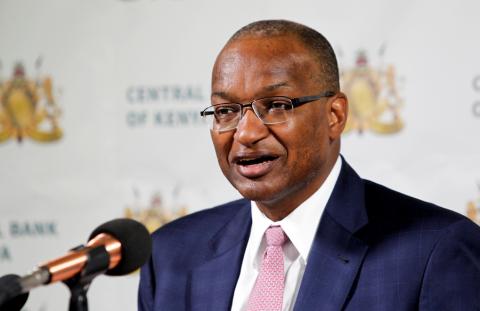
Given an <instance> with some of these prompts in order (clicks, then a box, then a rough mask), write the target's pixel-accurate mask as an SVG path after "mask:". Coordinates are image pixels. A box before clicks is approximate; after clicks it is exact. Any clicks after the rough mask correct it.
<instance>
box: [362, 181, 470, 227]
mask: <svg viewBox="0 0 480 311" xmlns="http://www.w3.org/2000/svg"><path fill="white" fill-rule="evenodd" d="M365 202H366V206H367V210H368V216H369V220H370V221H373V222H374V223H376V224H383V225H384V226H389V227H395V226H401V227H402V228H404V229H405V230H411V229H415V228H422V230H442V229H444V228H446V227H448V226H450V225H452V224H455V223H464V222H470V220H468V218H466V217H465V216H463V215H461V214H459V213H457V212H454V211H452V210H449V209H445V208H442V207H440V206H437V205H435V204H433V203H429V202H425V201H422V200H419V199H416V198H414V197H411V196H408V195H406V194H403V193H400V192H398V191H395V190H392V189H389V188H387V187H385V186H382V185H379V184H377V183H374V182H372V181H369V180H365Z"/></svg>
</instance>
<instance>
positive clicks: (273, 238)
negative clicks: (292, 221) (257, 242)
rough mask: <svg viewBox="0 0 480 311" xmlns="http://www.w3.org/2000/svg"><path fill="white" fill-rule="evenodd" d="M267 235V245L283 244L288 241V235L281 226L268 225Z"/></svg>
mask: <svg viewBox="0 0 480 311" xmlns="http://www.w3.org/2000/svg"><path fill="white" fill-rule="evenodd" d="M265 235H266V238H267V246H282V245H283V244H284V243H285V242H286V241H287V236H286V235H285V233H284V232H283V230H282V227H280V226H274V227H268V229H267V231H265Z"/></svg>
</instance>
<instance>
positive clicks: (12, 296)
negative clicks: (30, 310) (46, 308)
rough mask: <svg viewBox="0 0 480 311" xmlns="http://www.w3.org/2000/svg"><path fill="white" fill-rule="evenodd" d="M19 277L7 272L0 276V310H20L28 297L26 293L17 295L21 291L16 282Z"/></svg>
mask: <svg viewBox="0 0 480 311" xmlns="http://www.w3.org/2000/svg"><path fill="white" fill-rule="evenodd" d="M18 279H20V277H19V276H18V275H15V274H7V275H4V276H2V277H1V278H0V301H1V302H2V303H0V311H20V310H21V309H22V307H23V306H24V305H25V303H26V302H27V299H28V293H25V294H21V295H18V293H19V292H20V291H21V288H20V284H19V283H18Z"/></svg>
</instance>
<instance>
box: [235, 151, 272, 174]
mask: <svg viewBox="0 0 480 311" xmlns="http://www.w3.org/2000/svg"><path fill="white" fill-rule="evenodd" d="M278 158H279V157H278V156H272V155H259V156H256V155H251V156H243V157H239V158H237V159H236V160H235V162H234V163H235V164H236V169H237V172H238V173H239V174H240V175H242V176H244V177H247V178H259V177H262V176H264V175H266V174H268V173H269V172H270V171H271V170H273V169H274V167H275V166H276V165H275V163H276V160H277V159H278Z"/></svg>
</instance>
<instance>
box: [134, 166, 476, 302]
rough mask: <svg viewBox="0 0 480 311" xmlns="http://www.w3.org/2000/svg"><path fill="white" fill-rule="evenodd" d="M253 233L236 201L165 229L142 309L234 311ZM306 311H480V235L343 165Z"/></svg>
mask: <svg viewBox="0 0 480 311" xmlns="http://www.w3.org/2000/svg"><path fill="white" fill-rule="evenodd" d="M250 227H251V215H250V202H249V201H247V200H238V201H234V202H231V203H227V204H224V205H222V206H219V207H216V208H212V209H209V210H204V211H201V212H198V213H195V214H192V215H189V216H187V217H184V218H182V219H179V220H177V221H174V222H172V223H170V224H168V225H165V226H163V227H162V228H160V229H159V230H158V231H156V232H155V233H154V234H153V253H152V257H151V259H150V261H149V262H148V263H147V264H145V266H144V267H143V268H142V271H141V280H140V288H139V302H138V304H139V310H141V311H147V310H149V311H150V310H155V311H183V310H189V311H190V310H191V311H223V310H230V307H231V303H232V297H233V293H234V289H235V285H236V282H237V279H238V276H239V273H240V266H241V263H242V259H243V254H244V251H245V247H246V244H247V240H248V237H249V233H250ZM309 310H321V311H338V310H369V311H375V310H385V311H393V310H431V311H443V310H445V311H452V310H480V229H479V227H478V226H477V225H475V224H474V223H472V222H471V221H470V220H468V219H466V218H465V217H463V216H461V215H459V214H457V213H454V212H452V211H449V210H445V209H442V208H440V207H437V206H435V205H432V204H430V203H426V202H423V201H419V200H417V199H414V198H411V197H408V196H405V195H403V194H401V193H398V192H395V191H392V190H390V189H387V188H385V187H383V186H380V185H378V184H375V183H373V182H370V181H366V180H363V179H361V178H360V177H359V176H358V175H357V174H356V173H355V172H354V171H353V169H352V168H351V167H350V166H349V165H348V164H347V163H346V162H344V163H343V166H342V170H341V173H340V176H339V179H338V181H337V183H336V185H335V188H334V190H333V193H332V195H331V197H330V199H329V201H328V203H327V206H326V209H325V211H324V213H323V215H322V218H321V221H320V224H319V227H318V230H317V233H316V235H315V239H314V241H313V245H312V248H311V251H310V254H309V257H308V263H307V266H306V270H305V274H304V277H303V280H302V283H301V286H300V289H299V293H298V297H297V300H296V303H295V311H309Z"/></svg>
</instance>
